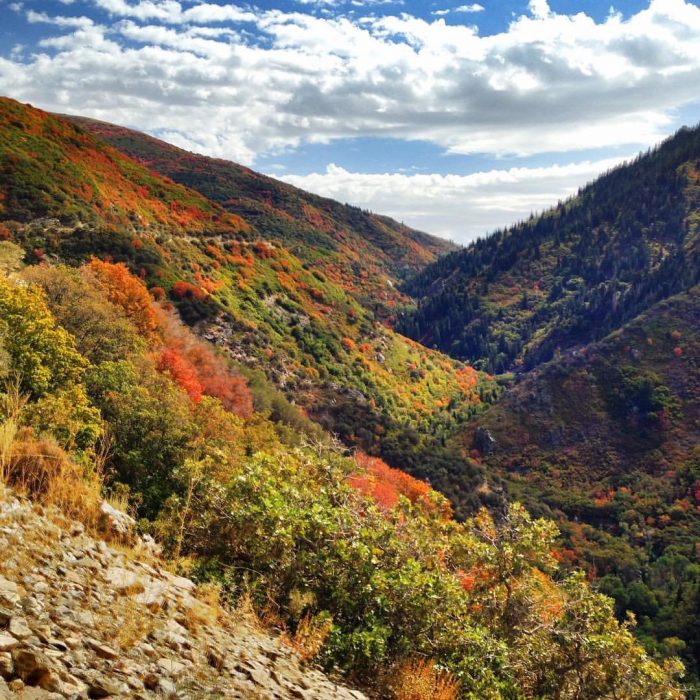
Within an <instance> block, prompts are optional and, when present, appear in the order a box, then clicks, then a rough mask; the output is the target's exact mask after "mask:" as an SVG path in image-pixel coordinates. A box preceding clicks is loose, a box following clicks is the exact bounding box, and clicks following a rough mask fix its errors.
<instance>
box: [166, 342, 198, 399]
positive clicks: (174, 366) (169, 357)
mask: <svg viewBox="0 0 700 700" xmlns="http://www.w3.org/2000/svg"><path fill="white" fill-rule="evenodd" d="M158 371H159V372H164V373H166V374H169V375H170V377H171V379H172V380H173V381H174V382H175V383H176V384H177V385H178V386H179V387H181V388H182V389H184V390H185V391H186V392H187V395H188V396H189V397H190V398H191V399H192V401H194V402H195V403H197V402H198V401H200V400H201V398H202V385H201V383H200V382H199V379H198V378H197V372H196V370H195V368H194V367H193V366H192V365H191V364H190V363H189V362H188V361H187V360H186V359H185V358H184V357H182V355H180V353H179V352H178V351H177V350H163V352H162V353H161V354H160V357H159V358H158Z"/></svg>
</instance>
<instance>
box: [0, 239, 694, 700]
mask: <svg viewBox="0 0 700 700" xmlns="http://www.w3.org/2000/svg"><path fill="white" fill-rule="evenodd" d="M21 258H22V251H21V250H20V249H18V248H17V246H15V245H14V244H12V243H10V242H7V241H4V242H2V243H0V270H2V274H1V275H0V339H1V343H0V438H1V442H0V447H1V449H0V524H1V525H2V527H1V528H0V545H2V552H3V557H2V558H1V559H0V679H2V680H0V696H2V697H3V698H8V700H9V699H10V698H13V697H17V698H20V697H23V698H27V697H44V696H45V697H56V698H57V699H58V698H66V699H67V698H71V699H78V698H87V697H107V696H117V695H120V696H129V697H130V696H139V697H145V698H150V697H162V696H163V695H168V696H173V697H174V696H176V695H177V696H181V695H191V694H194V695H196V696H207V697H212V696H223V697H266V696H268V695H275V696H277V697H289V696H290V695H291V696H293V697H309V698H327V697H348V696H350V697H358V695H357V694H354V693H353V691H349V690H347V691H345V690H343V689H342V688H340V689H335V688H332V687H331V686H329V682H328V679H326V678H323V676H321V675H320V674H319V673H318V672H314V671H312V670H311V669H308V668H306V669H305V670H304V671H303V672H302V670H301V669H300V664H301V663H303V662H304V661H306V662H308V661H310V660H315V661H316V662H317V663H319V664H322V665H323V666H325V667H326V669H328V670H333V671H334V672H335V676H336V677H338V675H339V674H344V678H345V683H346V684H352V685H359V686H360V687H362V688H366V689H367V691H368V695H370V696H372V697H387V698H390V697H394V698H397V699H399V698H402V697H403V698H417V699H418V700H433V699H434V698H443V699H445V698H446V699H448V700H475V699H476V698H493V700H505V699H506V698H543V697H551V698H555V697H560V698H574V697H579V698H586V697H588V698H597V697H616V698H619V699H620V700H637V698H655V699H657V700H679V697H680V696H679V692H678V686H677V682H676V680H675V678H676V676H677V675H678V674H679V672H680V671H681V667H680V665H679V663H678V662H677V661H675V660H667V661H664V663H663V665H660V664H658V663H656V662H655V661H654V660H653V659H652V658H651V657H650V656H649V655H648V654H646V653H645V652H644V651H643V650H642V649H641V648H640V647H639V645H638V644H637V642H636V641H635V639H634V638H633V636H632V634H631V633H630V631H629V630H628V629H627V627H626V626H625V625H622V624H620V623H619V622H618V621H617V620H616V619H615V616H614V612H613V607H612V601H611V600H610V599H609V598H607V597H605V596H603V595H600V594H599V593H596V592H595V591H594V590H592V588H591V587H590V586H589V585H588V584H587V583H586V581H585V579H584V577H583V575H582V574H581V573H580V572H573V573H570V572H567V571H565V570H563V569H562V568H561V567H560V566H559V564H558V563H557V561H556V559H555V558H554V556H553V553H552V552H553V549H554V548H555V546H556V545H555V538H556V534H557V533H556V527H555V526H554V525H553V523H551V522H548V521H545V520H541V519H538V520H533V519H532V518H531V517H530V516H529V514H528V513H527V512H526V511H525V509H524V508H523V507H522V506H520V505H516V504H513V505H510V506H508V507H507V508H506V509H505V510H504V511H503V512H502V513H500V514H499V517H498V519H496V518H494V517H493V516H492V515H491V514H489V513H488V512H487V511H486V510H485V509H484V510H481V511H480V512H479V513H477V514H476V515H475V516H474V517H473V518H469V519H467V520H466V521H465V522H457V521H456V520H454V519H453V518H452V517H451V510H450V505H449V502H448V501H447V500H446V499H445V498H444V496H441V495H440V494H438V493H436V492H435V491H433V490H432V489H431V488H430V487H429V486H428V485H427V484H425V483H421V482H419V481H417V480H416V479H412V478H410V477H408V476H407V475H406V474H405V473H401V472H398V471H397V470H395V469H391V468H389V467H387V465H386V464H383V463H382V462H381V460H378V459H376V458H372V457H367V456H366V455H363V454H360V453H356V454H354V455H352V454H348V452H347V450H343V449H341V448H340V447H339V446H338V445H337V443H336V442H335V441H333V440H332V439H330V438H329V437H328V436H325V435H323V433H321V432H319V431H318V428H317V427H314V426H313V424H311V423H310V422H309V421H304V420H303V416H301V415H299V414H297V420H296V422H295V424H294V425H292V424H290V422H289V421H286V422H285V421H282V420H278V419H272V420H271V419H270V416H268V415H266V413H265V412H261V411H260V410H255V409H256V406H257V405H258V399H259V397H260V396H261V394H262V395H263V397H264V396H266V395H267V396H269V395H270V393H271V389H270V387H265V386H261V384H260V383H259V382H250V383H248V382H246V381H245V379H244V378H242V377H241V376H240V374H239V373H237V372H236V370H235V368H233V367H232V366H231V364H230V363H227V362H226V361H225V358H223V357H222V356H221V355H220V354H218V353H217V352H216V350H215V349H214V348H213V347H212V346H211V345H209V344H208V343H206V341H202V340H201V339H198V338H196V336H195V335H194V334H193V332H192V331H191V329H189V328H187V327H186V326H183V325H182V324H180V323H178V320H177V318H176V316H175V315H174V314H172V310H169V309H168V308H167V305H164V304H162V303H161V304H157V303H154V302H153V301H152V300H151V299H150V297H149V294H148V291H147V289H146V286H145V284H144V282H143V281H141V280H140V279H139V278H138V277H137V276H134V275H132V274H130V273H129V272H128V270H127V269H126V267H125V266H124V264H122V263H111V262H108V261H100V260H97V259H92V260H91V261H90V262H89V263H87V264H84V265H80V266H78V267H68V266H65V265H55V264H54V265H51V264H48V262H45V263H44V264H42V265H31V266H26V265H23V264H22V261H21ZM287 408H288V410H289V411H293V410H294V409H293V407H289V406H288V407H287ZM16 493H21V494H23V498H25V499H31V502H30V503H26V502H25V503H21V502H19V501H18V500H17V499H16V498H14V495H13V494H16ZM105 497H106V498H107V499H108V500H107V501H106V502H105V501H104V500H103V499H104V498H105ZM127 511H131V512H132V513H134V514H135V515H138V518H139V519H138V523H137V522H136V521H135V519H133V518H131V517H129V515H128V513H127ZM136 528H138V531H139V533H140V534H141V535H143V536H144V537H137V536H136V533H135V530H136ZM146 535H147V537H146ZM97 537H99V538H101V539H102V540H105V539H106V540H108V541H111V542H112V545H111V547H108V546H107V545H106V544H105V542H104V541H96V539H95V538H97ZM154 538H156V540H157V541H154ZM159 548H162V554H163V556H164V557H165V560H162V559H160V560H159V559H158V550H159ZM147 552H150V555H148V558H146V554H147ZM173 571H174V572H175V573H177V574H178V575H177V576H173V575H172V573H173ZM183 575H187V577H188V578H189V579H190V580H188V578H184V577H183ZM191 580H197V581H199V582H200V583H202V584H203V585H202V586H201V587H200V588H199V590H198V591H196V590H195V589H194V587H193V586H192V583H191ZM232 606H233V613H234V614H233V615H232V614H231V610H232ZM251 610H253V611H257V613H258V615H259V618H258V619H259V620H260V622H259V623H258V625H257V629H255V628H254V629H250V622H251V615H250V611H251ZM246 611H248V614H246ZM264 626H267V627H268V628H269V627H274V628H275V629H277V630H278V634H279V633H281V637H282V639H281V640H280V641H283V643H284V645H285V646H286V647H288V649H286V650H285V649H284V647H282V646H281V645H280V644H279V643H274V642H273V641H272V640H270V638H269V637H270V633H269V632H266V631H265V629H264ZM261 628H262V629H261ZM611 650H613V651H614V653H611ZM188 672H189V673H188ZM6 681H9V683H7V685H6ZM125 684H126V685H127V686H128V687H125Z"/></svg>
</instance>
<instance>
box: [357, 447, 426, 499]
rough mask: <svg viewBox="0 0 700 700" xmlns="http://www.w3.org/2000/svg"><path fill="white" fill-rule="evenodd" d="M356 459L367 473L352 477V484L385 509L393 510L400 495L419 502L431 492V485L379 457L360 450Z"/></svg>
mask: <svg viewBox="0 0 700 700" xmlns="http://www.w3.org/2000/svg"><path fill="white" fill-rule="evenodd" d="M355 461H356V462H357V464H358V466H359V467H360V468H361V469H362V470H363V471H364V472H365V473H364V474H357V475H354V476H352V477H350V479H349V483H350V485H351V486H352V487H353V488H355V489H356V490H358V491H359V492H360V493H362V494H364V495H365V496H371V497H372V498H374V500H375V501H376V502H377V504H378V505H379V506H380V508H382V509H383V510H391V509H392V508H393V507H394V506H395V505H396V504H397V503H398V502H399V496H405V497H406V498H408V500H409V501H411V502H412V503H418V502H419V501H421V500H422V499H423V498H424V497H425V496H426V495H427V494H428V493H430V490H431V489H430V486H428V484H426V483H425V482H424V481H420V480H419V479H414V478H413V477H412V476H410V475H409V474H406V472H403V471H401V470H400V469H393V468H392V467H390V466H389V465H388V464H387V463H386V462H384V461H383V460H381V459H379V458H377V457H369V456H367V455H366V454H364V453H363V452H358V453H356V454H355Z"/></svg>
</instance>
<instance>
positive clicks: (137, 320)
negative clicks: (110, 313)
mask: <svg viewBox="0 0 700 700" xmlns="http://www.w3.org/2000/svg"><path fill="white" fill-rule="evenodd" d="M88 268H89V269H91V270H92V271H93V272H94V273H95V274H96V276H97V278H98V280H99V281H100V283H101V284H102V285H103V286H104V288H105V291H106V293H107V298H108V299H109V301H110V302H111V303H112V304H115V305H116V306H119V307H121V308H122V309H123V310H124V312H125V313H126V315H127V317H128V318H129V319H130V320H131V321H132V322H133V323H134V325H135V326H136V327H137V328H138V330H139V332H141V333H142V334H143V335H146V336H151V335H153V333H154V332H155V330H156V328H157V321H156V314H155V311H154V309H153V305H152V303H151V296H150V294H149V293H148V290H147V289H146V285H145V284H144V283H143V282H142V281H141V280H140V279H138V277H135V276H134V275H132V274H131V273H130V272H129V270H128V269H127V267H126V265H124V263H110V262H105V261H102V260H98V259H97V258H92V260H90V262H89V263H88Z"/></svg>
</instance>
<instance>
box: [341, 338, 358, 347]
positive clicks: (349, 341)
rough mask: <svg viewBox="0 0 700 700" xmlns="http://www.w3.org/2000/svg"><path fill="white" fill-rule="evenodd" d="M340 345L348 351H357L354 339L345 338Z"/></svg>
mask: <svg viewBox="0 0 700 700" xmlns="http://www.w3.org/2000/svg"><path fill="white" fill-rule="evenodd" d="M340 344H341V345H342V346H343V347H344V348H345V349H346V350H354V349H355V341H354V340H353V339H352V338H343V339H342V340H341V341H340Z"/></svg>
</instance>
